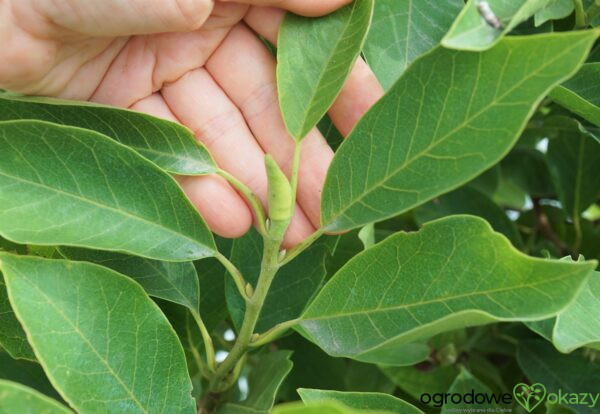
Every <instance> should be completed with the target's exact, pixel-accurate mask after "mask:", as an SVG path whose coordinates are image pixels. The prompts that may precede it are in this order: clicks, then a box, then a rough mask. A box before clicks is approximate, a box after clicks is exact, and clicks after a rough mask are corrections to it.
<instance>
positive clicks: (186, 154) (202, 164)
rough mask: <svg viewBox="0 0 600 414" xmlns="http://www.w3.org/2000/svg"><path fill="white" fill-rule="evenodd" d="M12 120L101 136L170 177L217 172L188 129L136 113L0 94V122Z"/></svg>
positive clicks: (204, 149)
mask: <svg viewBox="0 0 600 414" xmlns="http://www.w3.org/2000/svg"><path fill="white" fill-rule="evenodd" d="M14 119H38V120H41V121H48V122H53V123H57V124H63V125H70V126H76V127H81V128H84V129H91V130H93V131H97V132H100V133H102V134H104V135H107V136H109V137H110V138H112V139H114V140H117V141H119V142H120V143H122V144H124V145H127V146H128V147H131V148H133V149H134V150H136V151H137V152H138V153H139V154H141V155H142V156H143V157H145V158H147V159H148V160H150V161H152V162H153V163H155V164H156V165H158V166H159V167H160V168H162V169H164V170H166V171H169V172H171V173H173V174H181V175H199V174H209V173H212V172H214V171H216V170H217V166H216V165H215V162H214V161H213V160H212V158H211V156H210V154H209V153H208V151H207V150H206V148H204V147H203V146H202V145H201V144H200V143H199V142H198V141H197V140H196V139H195V138H194V134H192V132H191V131H190V130H189V129H187V128H185V127H183V126H182V125H179V124H176V123H174V122H169V121H166V120H164V119H160V118H155V117H153V116H150V115H146V114H142V113H139V112H134V111H129V110H126V109H118V108H114V107H109V106H104V105H98V104H94V103H89V102H73V101H64V100H59V99H50V98H33V97H24V96H17V95H14V94H7V93H4V94H0V121H6V120H14Z"/></svg>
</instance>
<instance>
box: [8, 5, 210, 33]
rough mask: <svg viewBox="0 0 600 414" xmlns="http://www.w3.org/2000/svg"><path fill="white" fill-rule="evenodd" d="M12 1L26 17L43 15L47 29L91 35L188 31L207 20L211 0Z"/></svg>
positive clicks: (18, 11) (20, 13)
mask: <svg viewBox="0 0 600 414" xmlns="http://www.w3.org/2000/svg"><path fill="white" fill-rule="evenodd" d="M31 3H32V2H31V1H17V2H14V4H15V9H16V13H17V14H19V15H20V16H23V18H25V19H28V18H31V17H32V16H35V15H40V14H41V15H42V16H44V17H45V21H44V23H45V25H46V26H48V30H56V28H59V29H63V30H64V29H67V30H70V31H73V32H75V33H81V34H86V35H90V36H97V37H102V36H110V37H113V36H128V35H136V34H148V33H163V32H175V31H190V30H195V29H198V28H199V27H200V26H202V24H203V23H204V22H205V21H206V19H207V18H208V16H209V15H210V13H211V11H212V7H213V0H160V1H152V0H128V1H123V0H102V1H89V0H60V1H37V2H35V5H36V7H32V6H31Z"/></svg>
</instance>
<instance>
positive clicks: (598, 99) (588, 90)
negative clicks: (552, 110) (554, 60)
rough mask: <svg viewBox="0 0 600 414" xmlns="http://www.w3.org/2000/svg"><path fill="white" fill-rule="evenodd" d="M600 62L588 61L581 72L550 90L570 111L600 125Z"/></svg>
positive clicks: (557, 100)
mask: <svg viewBox="0 0 600 414" xmlns="http://www.w3.org/2000/svg"><path fill="white" fill-rule="evenodd" d="M599 79H600V62H598V63H586V64H585V65H583V66H582V67H581V68H580V69H579V72H577V73H576V74H575V76H573V77H572V78H571V79H569V80H568V81H566V82H565V83H563V84H561V85H560V86H557V87H556V88H554V90H552V92H550V97H551V98H552V99H553V100H554V101H555V102H557V103H559V104H560V105H562V106H564V107H565V108H567V109H568V110H569V111H571V112H573V113H575V114H577V115H579V116H581V117H582V118H584V119H586V120H588V121H589V122H591V123H593V124H595V125H598V126H600V81H599Z"/></svg>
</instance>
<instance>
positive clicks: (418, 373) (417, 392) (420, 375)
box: [381, 365, 459, 400]
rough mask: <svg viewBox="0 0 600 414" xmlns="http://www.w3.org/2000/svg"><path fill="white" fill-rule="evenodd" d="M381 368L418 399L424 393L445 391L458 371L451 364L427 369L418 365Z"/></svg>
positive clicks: (395, 382)
mask: <svg viewBox="0 0 600 414" xmlns="http://www.w3.org/2000/svg"><path fill="white" fill-rule="evenodd" d="M381 370H382V371H383V373H384V374H385V375H386V376H387V377H388V378H389V379H390V380H392V382H394V384H396V385H397V386H399V387H400V388H402V389H403V390H404V391H406V392H407V393H408V395H410V396H411V397H413V398H414V399H415V400H419V398H420V397H421V395H422V394H424V393H429V394H437V393H445V392H447V391H448V389H449V388H450V386H451V385H452V383H453V382H454V379H455V378H456V376H457V375H458V373H459V371H458V369H457V368H456V367H455V366H453V365H445V366H437V367H433V368H431V369H428V370H421V369H419V368H418V367H399V368H396V367H382V368H381Z"/></svg>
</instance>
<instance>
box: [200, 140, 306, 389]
mask: <svg viewBox="0 0 600 414" xmlns="http://www.w3.org/2000/svg"><path fill="white" fill-rule="evenodd" d="M300 148H301V147H300V144H299V143H296V146H295V148H294V158H293V165H292V172H291V179H290V185H291V187H292V198H293V203H292V205H293V206H295V205H296V190H297V188H298V171H299V168H300V151H301V149H300ZM288 225H289V222H288ZM282 239H283V236H281V237H277V238H273V237H270V236H269V233H268V232H265V233H264V234H263V243H264V248H263V257H262V262H261V266H260V275H259V277H258V282H257V283H256V288H255V290H254V292H253V293H252V295H251V297H249V298H248V295H246V294H245V287H244V286H243V283H242V284H241V285H239V286H238V290H240V292H241V293H242V296H243V297H245V298H246V312H245V314H244V321H243V322H242V327H241V328H240V332H239V334H238V336H237V339H236V341H235V344H234V345H233V347H232V348H231V351H230V352H229V354H228V355H227V358H225V360H224V361H223V362H222V363H221V364H220V365H219V366H218V367H217V370H216V371H215V374H214V375H213V377H212V379H211V382H210V388H211V390H213V391H214V392H220V391H223V390H225V389H227V387H229V386H231V384H233V383H234V382H235V379H236V378H237V375H239V371H240V367H241V364H242V362H240V361H241V360H242V359H243V358H244V357H245V355H246V352H247V351H248V348H249V347H250V344H251V342H252V338H253V336H254V329H255V328H256V323H257V322H258V318H259V316H260V312H261V310H262V307H263V305H264V303H265V299H266V298H267V294H268V293H269V288H270V287H271V284H272V283H273V279H274V278H275V275H276V274H277V271H278V270H279V268H280V267H281V266H282V264H281V263H280V261H279V252H280V249H281V242H282V241H283V240H282ZM227 262H229V261H227ZM234 269H235V266H234ZM236 270H237V269H236ZM235 279H236V280H241V281H242V282H243V278H242V277H241V274H240V275H239V277H235Z"/></svg>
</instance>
